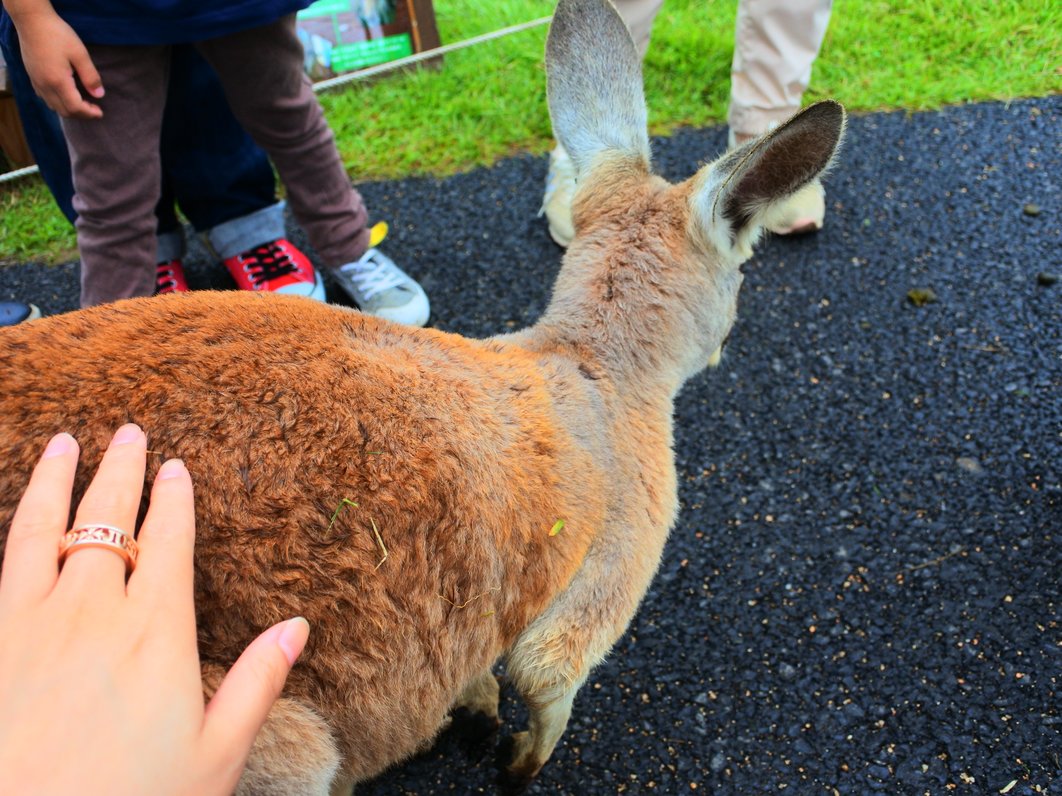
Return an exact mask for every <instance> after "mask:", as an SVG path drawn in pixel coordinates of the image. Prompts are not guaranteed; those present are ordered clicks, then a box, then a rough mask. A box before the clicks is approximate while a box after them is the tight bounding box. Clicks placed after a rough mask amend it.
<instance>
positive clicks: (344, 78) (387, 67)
mask: <svg viewBox="0 0 1062 796" xmlns="http://www.w3.org/2000/svg"><path fill="white" fill-rule="evenodd" d="M550 19H551V17H540V18H538V19H532V20H531V21H530V22H521V23H520V24H519V25H510V26H509V27H507V28H501V29H500V30H495V31H491V32H490V33H484V34H483V35H481V36H473V37H472V38H471V39H464V40H463V41H457V42H454V43H453V44H444V45H443V46H442V47H436V48H435V49H433V50H424V51H423V52H419V53H414V54H413V55H407V56H406V57H405V58H398V59H396V60H394V61H388V62H387V63H383V64H378V65H377V66H370V67H368V68H367V69H362V70H360V71H358V72H351V73H350V74H348V75H339V76H338V77H332V78H329V79H328V80H322V81H320V82H319V83H314V84H313V90H314V91H317V92H321V91H327V90H328V89H330V88H335V87H336V86H342V85H345V84H346V83H351V82H353V81H355V80H365V79H367V78H370V77H375V76H376V75H382V74H384V73H385V72H392V71H394V70H396V69H402V68H403V67H406V66H412V65H414V64H419V63H420V62H421V61H427V60H430V59H432V58H437V57H438V56H440V55H446V54H447V53H451V52H454V51H456V50H463V49H465V48H466V47H474V46H475V45H477V44H485V43H486V42H489V41H494V39H500V38H502V37H503V36H511V35H513V34H514V33H521V32H523V31H525V30H530V29H532V28H538V27H541V26H542V25H545V24H547V23H548V22H549V21H550ZM39 171H40V169H39V168H37V167H36V166H27V167H26V168H24V169H15V170H14V171H9V172H6V173H4V174H0V183H5V182H11V181H12V180H18V179H21V178H22V177H28V176H30V175H31V174H37V173H38V172H39Z"/></svg>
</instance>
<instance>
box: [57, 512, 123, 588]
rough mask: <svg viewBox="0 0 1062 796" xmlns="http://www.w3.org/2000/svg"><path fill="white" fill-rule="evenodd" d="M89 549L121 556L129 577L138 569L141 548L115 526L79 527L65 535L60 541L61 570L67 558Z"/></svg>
mask: <svg viewBox="0 0 1062 796" xmlns="http://www.w3.org/2000/svg"><path fill="white" fill-rule="evenodd" d="M89 547H100V548H103V549H105V550H110V551H112V552H115V553H117V554H118V555H120V556H121V557H122V560H123V561H125V574H126V575H127V576H128V575H129V574H130V573H132V571H133V570H134V569H136V557H137V556H138V555H139V554H140V548H139V547H137V544H136V541H135V540H134V539H133V537H132V536H130V535H129V534H128V533H126V532H125V531H123V530H122V529H121V528H115V527H114V526H113V525H79V526H78V527H76V528H73V529H71V530H69V531H67V532H66V533H65V534H63V538H62V539H60V540H59V567H60V569H61V568H62V566H63V562H64V561H65V560H66V558H67V556H69V555H70V554H71V553H73V552H75V551H77V550H84V549H86V548H89Z"/></svg>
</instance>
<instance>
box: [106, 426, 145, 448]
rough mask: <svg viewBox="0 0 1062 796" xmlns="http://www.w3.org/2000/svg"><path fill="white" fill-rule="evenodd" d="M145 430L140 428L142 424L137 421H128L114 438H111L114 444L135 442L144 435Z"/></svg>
mask: <svg viewBox="0 0 1062 796" xmlns="http://www.w3.org/2000/svg"><path fill="white" fill-rule="evenodd" d="M143 433H144V432H143V431H141V430H140V426H138V425H136V423H127V424H126V425H124V426H122V427H121V428H120V429H118V431H117V432H116V433H115V435H114V439H112V440H111V444H112V445H128V444H129V443H130V442H135V441H136V440H138V439H140V437H141V435H143Z"/></svg>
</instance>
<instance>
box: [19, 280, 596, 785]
mask: <svg viewBox="0 0 1062 796" xmlns="http://www.w3.org/2000/svg"><path fill="white" fill-rule="evenodd" d="M160 338H162V339H165V340H166V344H165V345H164V346H158V347H152V346H149V345H146V344H145V343H144V341H147V340H157V339H160ZM539 364H540V363H539V361H538V359H537V358H535V357H533V356H532V355H530V354H528V353H527V352H524V351H521V350H519V349H516V348H514V347H512V346H506V345H504V344H501V343H493V342H488V341H472V340H467V339H465V338H462V337H459V336H456V335H449V334H444V333H441V332H437V331H432V330H413V329H409V328H406V327H400V326H396V325H392V324H389V323H386V322H380V321H377V320H375V319H372V318H369V317H366V316H364V315H361V314H359V313H355V312H350V311H345V310H342V309H338V308H333V307H326V306H323V305H318V304H316V303H314V302H310V301H307V300H303V299H297V298H282V297H259V296H255V295H252V294H238V293H232V294H225V295H219V294H209V293H204V294H190V295H187V296H177V297H172V298H161V299H149V300H134V301H129V302H123V303H119V304H116V305H111V306H108V307H100V308H97V309H93V310H90V311H84V312H80V313H73V314H70V315H66V316H59V317H55V318H50V319H45V320H44V321H38V322H35V323H33V324H28V325H26V326H25V327H22V328H19V329H17V330H10V331H9V332H5V333H4V334H2V335H0V370H2V371H3V372H4V374H5V390H4V391H3V392H2V393H0V460H2V461H4V462H5V465H6V466H5V467H4V468H0V542H2V540H3V538H5V537H6V531H7V528H8V527H9V523H10V517H11V515H12V514H13V511H14V507H15V504H16V502H17V499H18V496H19V495H20V494H21V492H22V489H23V487H24V485H25V483H26V480H27V478H28V474H29V472H30V470H31V468H32V465H33V463H34V460H35V457H36V456H37V455H38V454H39V450H40V448H41V446H42V445H43V443H44V442H45V441H46V440H47V439H48V438H49V437H50V436H51V435H52V434H54V433H57V432H59V431H61V430H68V431H70V432H71V433H72V434H74V436H75V437H76V438H77V439H78V441H79V443H80V444H81V446H82V451H83V453H82V459H81V462H82V465H81V466H80V467H79V479H78V483H77V485H76V488H75V493H76V494H75V503H74V505H76V498H77V496H79V495H80V493H81V492H82V491H83V489H84V487H85V486H86V485H87V478H88V476H89V475H90V474H91V473H92V472H93V471H94V469H95V466H96V463H97V462H98V460H99V458H100V456H101V455H102V451H103V449H104V447H105V445H106V443H107V440H108V439H109V435H110V433H111V430H113V429H114V428H116V427H118V426H119V425H121V424H122V423H126V422H135V423H138V424H139V425H140V426H141V427H142V428H144V430H145V432H146V434H147V437H148V446H149V450H150V454H149V458H150V459H151V461H150V462H149V468H148V473H147V481H146V483H148V484H150V482H151V480H153V478H154V475H155V472H156V470H157V467H158V466H159V465H160V464H161V463H162V462H163V461H165V460H166V459H168V458H173V457H177V458H181V459H183V460H184V462H185V463H186V465H187V467H188V469H189V472H190V473H191V475H192V478H193V481H194V483H195V485H196V516H197V541H196V561H197V568H196V597H197V608H198V614H199V616H198V619H199V626H200V647H201V655H202V658H203V660H204V662H206V663H208V664H209V663H211V662H213V663H216V664H217V665H219V666H228V665H230V664H231V663H232V661H233V660H235V658H236V657H237V656H238V654H239V652H240V651H241V650H242V648H243V647H244V646H245V645H246V644H247V643H248V642H249V641H250V640H251V638H253V635H254V633H255V632H256V631H257V630H258V629H261V628H262V627H265V626H268V625H269V624H270V623H272V622H273V621H274V618H275V617H280V618H283V617H286V616H290V615H293V614H302V615H304V616H306V618H307V619H308V620H309V621H310V622H311V625H312V626H313V627H314V628H315V632H314V634H313V637H312V639H311V641H310V647H309V648H308V651H307V654H306V655H305V656H304V658H303V663H302V664H300V666H299V667H297V668H296V670H295V672H293V674H292V676H291V680H290V682H289V686H288V692H289V693H292V694H294V695H299V694H305V695H306V696H308V697H310V696H312V697H313V700H314V702H315V703H317V704H321V705H328V706H329V707H328V708H327V710H326V713H328V714H333V713H334V714H335V715H334V716H333V715H326V718H330V719H335V721H334V724H333V726H338V727H343V728H348V731H347V732H346V735H347V736H348V737H342V736H343V735H344V732H343V731H342V730H341V731H340V732H339V733H338V734H339V735H340V736H341V737H340V738H339V739H338V740H339V741H340V743H341V747H343V748H344V750H345V751H348V750H359V749H360V750H364V749H366V748H368V749H370V750H372V751H371V752H370V753H367V754H368V755H369V757H372V758H374V760H373V763H374V764H373V765H367V766H366V767H367V768H369V769H375V768H377V767H378V765H377V764H376V762H377V761H376V760H375V758H376V757H378V756H379V755H380V752H379V750H381V749H397V750H408V748H409V747H410V744H411V742H414V741H415V743H419V742H421V741H422V740H423V739H424V738H425V737H430V736H431V734H432V731H433V730H434V728H435V727H437V726H438V723H439V722H440V721H441V720H442V717H443V714H444V713H445V711H446V709H447V708H448V707H449V705H450V699H451V696H450V692H451V691H452V690H454V689H455V688H458V689H459V688H460V685H461V684H462V683H463V682H464V681H465V680H467V679H468V678H469V677H470V676H471V672H474V671H479V670H481V669H483V668H484V667H489V666H490V664H491V663H492V662H493V661H494V660H495V659H496V658H497V656H498V655H499V654H500V653H501V652H502V650H504V648H505V647H506V646H507V645H508V644H509V643H511V642H512V640H513V638H515V636H516V634H517V633H518V632H519V631H520V629H522V628H523V627H524V626H525V625H526V624H527V622H528V621H529V618H530V617H532V616H534V615H535V614H536V613H537V612H540V611H541V610H542V608H543V607H544V604H545V602H546V601H547V600H548V599H549V597H550V595H551V594H552V593H553V592H554V591H555V590H556V588H557V587H558V584H561V585H563V583H565V582H567V580H569V579H570V578H571V577H572V574H573V573H574V571H575V570H576V568H577V567H578V564H579V561H580V560H581V558H582V555H583V553H584V551H585V547H586V545H587V544H588V543H589V533H588V532H584V529H589V528H592V527H594V526H595V524H596V523H597V522H599V520H600V517H601V516H602V514H603V509H602V507H601V505H599V504H600V501H601V500H602V499H603V498H602V494H603V488H602V476H601V472H602V471H601V469H600V467H599V466H598V465H597V464H596V460H597V459H598V457H596V456H595V454H596V453H598V452H597V451H594V450H593V443H592V442H591V443H589V444H588V442H587V437H586V436H585V435H582V438H581V440H580V442H579V444H573V439H572V437H571V435H570V434H569V433H568V432H567V431H566V429H567V428H568V427H570V426H571V425H573V423H572V419H571V416H570V415H565V414H564V413H559V412H558V408H557V406H556V405H555V403H554V401H553V399H552V397H551V391H552V390H555V389H557V383H556V380H555V379H554V381H551V382H549V383H547V381H546V379H545V378H544V376H543V373H542V370H541V368H540V366H539ZM572 372H573V373H574V372H575V371H574V368H573V369H572ZM554 376H556V374H554ZM561 382H562V384H561V386H562V388H563V389H565V390H566V406H567V408H568V410H569V411H570V410H574V411H576V412H577V411H578V402H579V400H580V399H579V392H580V391H581V390H585V389H587V388H586V387H584V386H583V383H585V380H583V379H581V378H579V377H577V376H576V377H575V378H573V379H571V384H570V385H569V386H567V387H564V385H563V378H562V379H561ZM574 425H576V426H579V427H584V426H586V425H587V422H586V421H583V422H579V423H575V424H574ZM560 519H566V521H567V523H568V528H567V529H566V533H564V534H562V535H557V536H555V537H551V536H550V535H549V531H550V529H551V527H552V526H553V525H554V524H555V523H556V522H557V521H558V520H560ZM500 550H504V551H505V554H504V555H500V554H499V551H500ZM385 558H386V560H384V559H385ZM381 561H383V563H380V562H381ZM413 628H416V630H413ZM403 632H408V633H409V634H410V638H409V639H407V641H409V642H410V643H408V644H397V645H396V643H395V640H396V639H395V635H396V634H402V633H403ZM457 639H460V643H458V641H457ZM455 650H460V654H459V655H455V654H453V653H454V651H455ZM382 659H387V660H382ZM369 682H371V683H373V686H365V688H364V689H351V687H350V685H351V684H352V683H363V684H365V683H369ZM418 682H423V687H421V688H413V689H411V688H410V685H411V684H415V683H418ZM375 687H379V688H380V689H382V690H381V691H380V692H376V691H375ZM366 691H369V692H374V693H382V692H388V693H392V694H394V698H393V700H392V710H393V712H394V713H395V714H396V715H401V716H403V717H408V716H412V715H424V714H425V713H428V714H434V715H427V716H425V718H424V720H423V721H417V722H412V723H411V722H409V721H408V720H405V719H404V720H403V721H396V720H394V718H393V717H392V718H391V719H388V720H386V721H385V720H382V719H383V718H384V717H382V716H380V715H374V716H373V715H363V714H365V712H366V711H367V710H368V708H367V707H366V706H365V705H363V704H360V703H359V702H358V700H357V699H356V695H357V693H365V692H366ZM433 693H434V694H437V696H436V698H435V701H437V702H438V705H436V706H435V708H434V711H432V710H429V711H425V710H424V707H425V703H428V704H431V702H432V699H431V694H433ZM443 694H445V697H444V696H442V695H443ZM407 701H408V702H409V704H406V702H407ZM344 714H345V715H344ZM340 718H341V719H342V721H340V720H339V719H340ZM359 718H361V719H363V720H361V721H359ZM411 739H412V740H411ZM414 745H415V744H414ZM361 753H364V751H362V752H355V754H361ZM348 754H350V752H349V751H348ZM388 762H390V761H388Z"/></svg>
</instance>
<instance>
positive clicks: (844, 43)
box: [0, 0, 1062, 260]
mask: <svg viewBox="0 0 1062 796" xmlns="http://www.w3.org/2000/svg"><path fill="white" fill-rule="evenodd" d="M552 7H553V2H552V0H494V1H493V2H490V3H487V2H484V0H436V16H437V20H438V23H439V29H440V33H441V36H442V39H443V41H444V42H455V41H458V40H461V39H465V38H468V37H470V36H475V35H478V34H481V33H486V32H488V31H491V30H496V29H498V28H501V27H504V26H507V25H512V24H516V23H518V22H524V21H527V20H531V19H534V18H537V17H542V16H546V15H548V14H549V13H550V12H551V10H552ZM736 8H737V2H736V0H713V2H705V0H667V2H666V3H665V5H664V9H663V11H662V12H661V14H660V16H659V17H658V18H657V21H656V26H655V29H654V35H653V44H652V46H651V47H650V50H649V55H648V57H647V60H646V67H645V73H646V96H647V100H648V103H649V109H650V126H651V128H652V132H653V133H654V134H667V133H668V132H670V131H671V130H674V129H675V128H676V127H679V126H705V125H712V124H721V123H723V121H724V119H725V115H726V100H727V94H728V91H729V71H730V59H731V55H732V52H733V40H732V36H733V25H734V15H735V12H736ZM545 34H546V30H545V27H541V28H536V29H534V30H530V31H525V32H523V33H518V34H515V35H514V36H510V37H506V38H503V39H498V40H495V41H493V42H490V43H487V44H483V45H479V46H476V47H473V48H470V49H466V50H461V51H458V52H455V53H451V54H450V55H448V56H446V58H445V65H444V67H443V68H442V69H441V70H439V71H432V70H420V71H417V72H409V73H404V74H400V75H396V76H392V77H387V78H382V79H378V80H376V81H374V82H372V83H371V84H359V83H354V84H348V86H346V87H344V88H342V89H339V90H333V91H331V92H329V93H326V94H324V95H322V96H321V101H322V104H323V105H324V107H325V111H326V114H327V116H328V119H329V121H330V123H331V124H332V127H333V129H334V130H335V133H336V139H337V141H338V144H339V148H340V151H341V153H342V155H343V159H344V162H345V163H346V164H347V167H348V169H349V170H350V173H351V175H352V176H353V177H354V179H355V180H368V179H390V178H397V177H404V176H409V175H412V174H435V175H446V174H452V173H455V172H458V171H462V170H467V169H470V168H473V167H476V166H481V165H488V164H490V163H493V162H494V161H496V160H497V159H498V158H501V157H505V156H506V155H510V154H513V153H516V152H534V153H541V152H545V151H546V150H547V149H548V148H549V147H550V142H551V137H550V127H549V117H548V113H547V111H546V104H545V77H544V71H543V66H542V50H543V45H544V41H545ZM1059 53H1062V5H1060V4H1059V3H1057V2H1056V1H1055V0H837V2H836V3H835V4H834V9H833V16H832V19H831V22H830V29H829V32H828V33H827V36H826V41H825V44H824V45H823V50H822V54H821V56H820V58H819V60H818V62H817V64H816V66H815V71H814V74H813V77H812V83H811V87H810V89H809V91H808V95H807V96H806V98H805V99H806V101H811V100H814V99H817V98H821V97H834V98H836V99H838V100H840V101H841V102H843V103H844V104H845V105H846V106H847V107H848V108H849V110H850V111H854V112H861V111H874V110H883V109H900V108H902V109H910V110H926V109H933V108H939V107H941V106H943V105H949V104H956V103H963V102H970V101H979V100H989V99H1011V98H1015V97H1026V96H1043V95H1047V94H1051V93H1057V92H1059V91H1060V90H1062V59H1060V57H1059ZM705 154H706V155H708V154H711V153H705ZM531 189H532V188H531V187H529V190H531ZM534 189H536V190H537V187H536V188H534ZM0 212H2V215H3V224H2V225H0V260H4V259H16V260H19V259H43V260H56V259H61V258H63V257H66V256H68V255H69V253H70V251H71V250H72V249H73V248H74V237H73V233H72V231H71V230H70V228H69V226H68V225H67V224H66V223H65V221H64V220H63V219H62V217H61V216H60V214H59V212H58V210H55V209H54V208H53V207H51V206H50V204H49V202H48V201H47V193H46V191H45V190H44V189H43V187H41V185H40V183H39V181H37V180H36V179H32V180H26V181H23V182H21V183H18V184H15V185H13V186H11V187H6V188H5V187H3V186H0Z"/></svg>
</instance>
